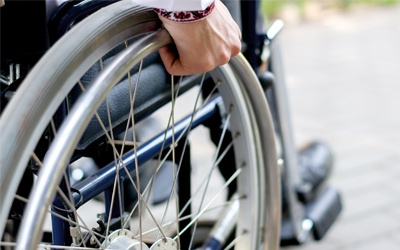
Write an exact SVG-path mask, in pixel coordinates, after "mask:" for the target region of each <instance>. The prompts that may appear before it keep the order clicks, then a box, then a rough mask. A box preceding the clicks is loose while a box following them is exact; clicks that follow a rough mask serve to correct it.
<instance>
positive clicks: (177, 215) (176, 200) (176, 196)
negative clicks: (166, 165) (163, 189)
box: [161, 75, 181, 249]
mask: <svg viewBox="0 0 400 250" xmlns="http://www.w3.org/2000/svg"><path fill="white" fill-rule="evenodd" d="M171 78H172V81H171V99H172V107H171V119H172V145H171V146H172V171H173V174H172V175H173V179H175V178H176V177H175V175H176V172H175V170H176V166H175V98H174V94H175V90H174V76H173V75H171ZM172 187H173V190H174V195H175V214H176V231H177V232H179V206H178V193H177V192H176V185H173V186H172ZM161 224H162V223H161ZM180 246H181V238H180V236H179V235H178V249H180Z"/></svg>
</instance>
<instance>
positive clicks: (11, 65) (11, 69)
mask: <svg viewBox="0 0 400 250" xmlns="http://www.w3.org/2000/svg"><path fill="white" fill-rule="evenodd" d="M8 67H9V76H8V78H9V81H10V83H12V82H13V81H14V80H15V79H14V63H10V64H9V65H8Z"/></svg>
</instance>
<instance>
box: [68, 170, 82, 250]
mask: <svg viewBox="0 0 400 250" xmlns="http://www.w3.org/2000/svg"><path fill="white" fill-rule="evenodd" d="M64 179H65V182H66V186H67V190H68V195H69V199H70V202H71V204H72V205H73V204H74V199H73V198H72V193H71V190H70V188H69V187H70V185H69V178H68V176H67V173H66V172H64ZM72 211H73V213H74V217H75V218H74V219H75V220H77V221H78V219H77V218H78V211H76V208H75V206H73V209H72ZM78 231H79V234H80V235H82V231H81V227H80V226H78ZM82 243H83V246H84V247H86V243H85V241H84V240H82Z"/></svg>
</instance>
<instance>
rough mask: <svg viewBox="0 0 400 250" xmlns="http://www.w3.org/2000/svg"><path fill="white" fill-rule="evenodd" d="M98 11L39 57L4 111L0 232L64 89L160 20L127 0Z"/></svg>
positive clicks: (1, 121) (0, 123)
mask: <svg viewBox="0 0 400 250" xmlns="http://www.w3.org/2000/svg"><path fill="white" fill-rule="evenodd" d="M98 13H99V14H98V15H92V17H91V19H90V20H88V19H85V20H83V21H82V22H80V23H79V24H78V25H76V26H75V27H74V29H72V30H70V31H69V32H68V36H65V37H62V38H61V39H60V40H59V41H58V42H57V43H56V44H55V45H54V46H53V47H52V48H53V49H51V50H50V51H49V52H48V53H46V54H45V55H44V56H43V57H42V59H41V60H40V61H39V62H38V63H37V65H36V67H35V68H34V69H33V70H32V71H31V72H30V74H29V75H28V76H27V77H26V79H25V80H24V82H27V83H29V84H22V85H21V87H19V89H18V93H17V94H16V96H15V97H14V98H15V100H13V101H12V102H11V103H9V104H8V105H7V108H6V109H5V110H4V112H3V113H2V119H0V131H2V133H1V134H0V144H1V145H7V144H9V143H8V142H10V141H13V142H15V143H14V144H13V145H9V146H8V147H6V148H2V153H1V154H0V171H1V173H2V174H1V175H0V197H2V202H0V208H1V209H0V235H2V234H3V230H4V227H5V222H6V218H7V216H8V211H9V209H10V207H11V204H12V201H13V199H14V194H15V192H16V190H17V188H18V183H19V182H20V180H21V178H22V175H23V173H24V170H25V167H26V164H27V162H28V161H29V158H30V155H31V152H32V151H33V150H34V148H35V147H36V144H37V141H38V140H39V138H40V136H41V134H42V133H43V131H44V129H45V128H46V126H47V125H48V123H49V121H50V119H51V117H52V115H53V114H54V112H55V111H56V109H57V107H58V106H59V105H60V104H61V102H62V101H63V100H64V98H65V96H66V94H67V93H68V92H69V91H70V90H71V89H72V87H73V86H74V85H75V84H76V82H77V81H78V80H79V78H80V77H81V76H82V75H83V74H84V73H85V72H86V71H87V70H88V69H89V68H90V67H91V66H92V65H93V64H94V63H95V62H96V61H97V60H99V58H100V57H101V56H102V55H104V54H105V53H106V52H108V51H109V50H110V49H111V48H114V47H115V46H117V45H118V44H120V43H122V42H124V41H125V40H126V39H129V38H130V37H133V36H135V35H137V34H142V33H146V32H149V31H153V30H157V29H158V28H159V27H160V26H161V24H160V21H159V19H158V16H157V14H155V13H154V11H152V10H151V9H149V8H144V7H138V6H136V5H134V4H133V3H131V2H130V1H121V2H118V3H115V4H113V5H110V6H109V7H108V8H104V9H102V10H100V11H99V12H98ZM143 19H146V20H147V22H146V23H143V21H142V20H143ZM116 23H118V24H119V25H114V24H116ZM68 37H73V38H74V39H69V38H68ZM67 47H68V49H66V48H67ZM60 58H63V60H60ZM42 69H57V70H47V71H44V72H43V70H42ZM71 72H73V73H71ZM24 93H29V95H25V94H24ZM27 109H29V110H30V111H27ZM13 117H14V119H13ZM15 117H18V119H16V118H15Z"/></svg>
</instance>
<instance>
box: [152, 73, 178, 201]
mask: <svg viewBox="0 0 400 250" xmlns="http://www.w3.org/2000/svg"><path fill="white" fill-rule="evenodd" d="M182 78H183V76H181V78H180V79H179V84H178V88H177V90H176V94H175V100H176V98H178V94H179V90H180V88H181V83H182ZM173 83H174V81H172V84H171V85H173ZM174 106H175V103H174V104H173V107H172V109H171V112H170V115H169V119H168V124H167V129H166V130H165V133H164V139H163V143H162V145H161V150H160V153H159V154H158V158H157V163H156V166H157V168H156V170H155V171H154V174H153V177H152V178H151V180H150V190H149V195H148V197H147V202H148V201H149V199H150V194H151V191H152V190H153V184H154V179H155V178H156V174H157V172H158V170H159V169H160V167H161V166H162V164H164V162H165V160H166V159H167V157H168V156H169V154H170V152H171V150H170V151H169V152H168V153H167V155H166V156H165V157H164V159H163V161H162V162H161V163H160V160H161V156H162V152H163V148H164V145H165V141H166V138H167V134H168V130H169V126H170V124H171V119H172V111H173V109H174ZM146 189H147V187H146Z"/></svg>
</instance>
